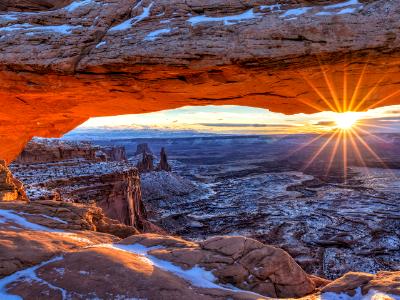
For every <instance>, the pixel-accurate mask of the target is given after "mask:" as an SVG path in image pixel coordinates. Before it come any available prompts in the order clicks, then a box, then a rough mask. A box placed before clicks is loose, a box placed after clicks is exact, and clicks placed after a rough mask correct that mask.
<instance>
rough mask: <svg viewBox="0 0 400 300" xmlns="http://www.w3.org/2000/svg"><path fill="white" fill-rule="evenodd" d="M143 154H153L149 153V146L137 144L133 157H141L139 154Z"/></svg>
mask: <svg viewBox="0 0 400 300" xmlns="http://www.w3.org/2000/svg"><path fill="white" fill-rule="evenodd" d="M143 153H146V154H153V152H152V151H151V149H150V147H149V144H147V143H143V144H138V145H137V146H136V152H135V155H141V154H143Z"/></svg>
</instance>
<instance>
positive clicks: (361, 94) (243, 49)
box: [0, 0, 400, 162]
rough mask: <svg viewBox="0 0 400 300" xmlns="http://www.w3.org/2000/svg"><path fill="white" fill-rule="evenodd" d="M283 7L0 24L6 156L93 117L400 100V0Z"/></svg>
mask: <svg viewBox="0 0 400 300" xmlns="http://www.w3.org/2000/svg"><path fill="white" fill-rule="evenodd" d="M59 2H60V3H61V1H59ZM18 3H26V0H24V1H22V0H19V1H7V2H6V3H5V4H3V9H6V10H9V9H10V10H13V9H14V8H15V6H16V4H18ZM57 3H58V2H57ZM79 3H80V4H79ZM274 3H275V2H274ZM278 3H281V5H280V6H279V5H272V6H268V4H269V3H267V5H265V3H264V2H262V3H261V2H260V1H257V0H252V1H246V2H245V3H244V2H243V1H239V0H234V1H229V2H226V1H222V0H218V1H211V2H210V1H207V2H204V1H200V2H199V1H195V0H191V1H186V2H184V3H183V2H182V1H172V2H171V1H166V0H154V1H151V0H143V1H140V2H138V1H136V0H118V1H117V0H104V1H101V2H99V1H91V2H86V1H85V2H84V3H82V2H76V3H75V4H74V5H73V6H69V7H67V8H59V9H53V10H51V11H42V12H40V13H31V14H23V13H8V14H6V15H2V16H0V34H1V36H2V38H1V39H0V49H1V54H2V55H1V56H0V81H1V85H0V99H1V100H0V101H1V104H2V107H7V113H2V114H1V115H0V124H1V126H0V139H1V143H2V144H3V145H4V144H5V145H8V147H1V148H0V157H2V158H4V159H6V160H7V161H8V162H9V161H10V160H11V159H13V158H15V156H16V155H17V154H18V153H19V151H21V150H22V148H23V146H24V144H25V143H26V142H27V141H28V140H29V139H30V138H31V137H32V136H35V135H36V136H59V135H60V134H63V133H65V132H67V131H69V130H71V129H72V128H74V127H75V126H77V125H78V124H80V123H82V122H83V121H85V120H87V119H88V118H89V117H92V116H104V115H117V114H127V113H145V112H151V111H157V110H162V109H167V108H176V107H180V106H183V105H207V104H238V105H248V106H255V107H264V108H268V109H271V110H273V111H278V112H283V113H287V114H291V113H297V112H305V113H311V112H315V111H319V110H341V109H343V106H347V108H349V107H348V105H349V103H348V101H347V100H348V99H346V98H349V97H350V95H353V92H354V91H355V89H356V87H357V92H356V94H355V95H356V96H357V97H355V98H356V99H355V103H354V105H353V106H352V107H351V109H352V110H363V109H366V108H369V107H378V106H382V105H390V104H397V103H399V100H398V99H400V98H399V97H396V96H398V94H399V91H398V87H397V82H399V81H400V75H399V74H400V73H399V72H398V64H399V62H400V55H399V45H400V40H399V38H398V34H397V31H398V30H397V28H399V22H400V21H399V18H398V13H399V10H400V3H399V2H398V1H385V0H376V1H362V3H360V4H354V3H353V4H343V3H346V2H344V1H341V3H342V6H341V8H335V7H332V6H329V4H332V3H338V1H336V0H335V1H323V2H321V1H317V0H315V1H311V0H310V1H279V2H278ZM304 5H306V6H307V7H306V8H304V9H302V8H300V7H303V6H304ZM57 7H58V6H57ZM295 8H299V9H298V10H297V12H298V15H295V14H294V12H296V11H293V10H292V9H295ZM342 8H345V9H346V10H345V11H344V13H341V9H342ZM40 9H42V8H40ZM133 23H134V24H133ZM133 25H134V26H133ZM345 74H346V75H345ZM388 74H390V76H388ZM361 75H363V76H362V80H361V81H359V79H360V77H361ZM344 78H346V79H347V80H346V82H347V85H346V84H344ZM332 87H333V88H334V90H335V92H330V88H332ZM344 87H347V88H346V90H347V92H344ZM99 95H101V96H99ZM344 95H348V97H344ZM345 102H347V105H346V104H345ZM345 108H346V107H345ZM21 116H24V117H23V118H21Z"/></svg>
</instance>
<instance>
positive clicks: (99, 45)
mask: <svg viewBox="0 0 400 300" xmlns="http://www.w3.org/2000/svg"><path fill="white" fill-rule="evenodd" d="M105 44H107V42H106V41H102V42H100V43H98V44H97V45H96V49H98V48H100V47H102V46H104V45H105Z"/></svg>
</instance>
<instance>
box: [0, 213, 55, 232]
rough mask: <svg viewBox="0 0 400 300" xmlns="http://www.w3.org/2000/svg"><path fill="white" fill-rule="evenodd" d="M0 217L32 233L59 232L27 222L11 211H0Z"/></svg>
mask: <svg viewBox="0 0 400 300" xmlns="http://www.w3.org/2000/svg"><path fill="white" fill-rule="evenodd" d="M0 217H2V218H4V219H5V220H7V221H11V222H13V223H16V224H18V225H19V226H21V227H24V228H26V229H29V230H33V231H46V232H60V231H59V230H55V229H51V228H49V227H45V226H42V225H39V224H35V223H32V222H29V221H28V220H27V219H25V218H24V217H22V216H20V215H18V214H17V213H15V212H13V211H11V210H2V209H0Z"/></svg>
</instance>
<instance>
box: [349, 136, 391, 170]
mask: <svg viewBox="0 0 400 300" xmlns="http://www.w3.org/2000/svg"><path fill="white" fill-rule="evenodd" d="M352 133H353V134H354V135H355V136H356V138H357V139H358V140H359V141H360V143H361V144H362V145H363V146H364V147H365V149H367V151H368V152H369V153H370V154H371V155H372V156H373V157H374V158H375V159H376V160H377V161H379V163H380V164H381V165H382V166H383V167H384V168H385V169H389V168H388V166H387V165H386V164H385V162H384V161H383V160H382V159H381V158H380V157H379V155H378V154H376V152H375V151H374V150H372V148H371V147H370V146H369V145H368V144H367V142H365V140H364V139H363V138H362V137H361V136H360V135H359V134H358V133H357V131H356V130H352Z"/></svg>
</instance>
